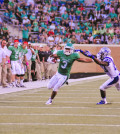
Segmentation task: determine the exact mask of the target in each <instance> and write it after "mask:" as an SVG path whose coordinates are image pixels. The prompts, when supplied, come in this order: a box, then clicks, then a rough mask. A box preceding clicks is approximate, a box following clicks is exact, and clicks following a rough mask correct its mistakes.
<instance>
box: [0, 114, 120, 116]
mask: <svg viewBox="0 0 120 134" xmlns="http://www.w3.org/2000/svg"><path fill="white" fill-rule="evenodd" d="M0 115H1V116H6V115H8V116H85V117H86V116H88V117H120V115H95V114H54V113H53V114H30V113H28V114H25V113H22V114H20V113H13V114H7V113H2V114H0Z"/></svg>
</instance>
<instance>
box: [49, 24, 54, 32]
mask: <svg viewBox="0 0 120 134" xmlns="http://www.w3.org/2000/svg"><path fill="white" fill-rule="evenodd" d="M49 28H50V29H52V30H53V31H54V30H55V24H54V23H52V24H51V25H50V27H49Z"/></svg>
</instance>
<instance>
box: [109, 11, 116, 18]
mask: <svg viewBox="0 0 120 134" xmlns="http://www.w3.org/2000/svg"><path fill="white" fill-rule="evenodd" d="M109 17H110V18H111V19H114V18H117V14H116V13H115V12H114V11H113V12H112V13H110V14H109Z"/></svg>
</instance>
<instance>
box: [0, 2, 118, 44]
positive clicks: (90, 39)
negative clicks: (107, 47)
mask: <svg viewBox="0 0 120 134" xmlns="http://www.w3.org/2000/svg"><path fill="white" fill-rule="evenodd" d="M2 1H4V2H1V3H2V4H1V8H2V9H5V12H4V18H7V19H8V20H10V21H11V22H12V24H13V25H18V26H19V27H20V28H21V30H22V36H23V38H22V40H25V41H29V42H31V43H47V44H49V45H50V46H53V45H55V44H61V43H66V42H72V43H73V44H120V28H119V27H120V3H119V1H118V0H96V1H95V3H93V4H92V5H89V4H87V3H86V1H85V0H60V1H59V0H26V1H24V0H2ZM6 29H7V28H6V26H5V25H4V26H3V27H1V29H0V31H1V32H0V36H1V35H2V34H3V35H4V36H5V38H8V37H9V36H8V35H9V33H8V31H7V30H6ZM32 35H35V36H32ZM33 37H34V38H33Z"/></svg>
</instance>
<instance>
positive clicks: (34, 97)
mask: <svg viewBox="0 0 120 134" xmlns="http://www.w3.org/2000/svg"><path fill="white" fill-rule="evenodd" d="M17 97H18V98H40V97H41V98H49V97H50V96H17ZM57 98H85V99H90V98H98V97H81V96H80V97H69V96H66V97H60V96H57ZM110 98H120V97H110Z"/></svg>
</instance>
